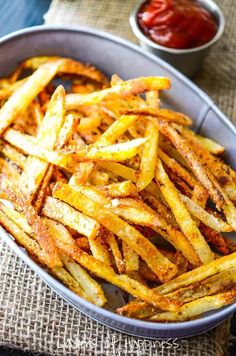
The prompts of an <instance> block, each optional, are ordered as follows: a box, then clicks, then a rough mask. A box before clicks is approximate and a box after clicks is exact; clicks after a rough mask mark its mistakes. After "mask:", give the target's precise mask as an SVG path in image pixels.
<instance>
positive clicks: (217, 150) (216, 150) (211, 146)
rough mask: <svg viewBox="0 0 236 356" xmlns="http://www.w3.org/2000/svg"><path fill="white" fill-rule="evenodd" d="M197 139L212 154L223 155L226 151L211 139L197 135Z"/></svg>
mask: <svg viewBox="0 0 236 356" xmlns="http://www.w3.org/2000/svg"><path fill="white" fill-rule="evenodd" d="M196 138H197V139H198V141H199V142H200V143H201V144H202V145H203V146H204V147H205V148H206V149H207V150H208V151H209V152H210V153H212V154H214V155H221V154H222V153H224V151H225V147H223V146H221V145H220V144H219V143H217V142H216V141H214V140H212V139H210V138H207V137H203V136H201V135H196Z"/></svg>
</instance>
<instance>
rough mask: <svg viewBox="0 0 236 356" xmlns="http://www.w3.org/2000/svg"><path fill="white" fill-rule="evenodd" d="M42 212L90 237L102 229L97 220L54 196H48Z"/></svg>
mask: <svg viewBox="0 0 236 356" xmlns="http://www.w3.org/2000/svg"><path fill="white" fill-rule="evenodd" d="M42 214H43V215H45V216H47V217H48V218H51V219H54V220H57V221H59V222H61V223H62V224H64V225H66V226H68V227H70V228H72V229H74V230H76V231H78V232H79V233H80V234H82V235H84V236H87V237H89V238H90V237H95V236H96V235H97V233H98V231H99V229H100V225H99V224H98V223H97V222H96V221H95V220H93V219H91V218H89V217H88V216H85V215H84V214H82V213H80V212H79V211H76V210H75V209H74V208H72V207H71V206H70V205H68V204H66V203H63V202H62V201H60V200H57V199H55V198H53V197H47V198H46V200H45V203H44V206H43V209H42Z"/></svg>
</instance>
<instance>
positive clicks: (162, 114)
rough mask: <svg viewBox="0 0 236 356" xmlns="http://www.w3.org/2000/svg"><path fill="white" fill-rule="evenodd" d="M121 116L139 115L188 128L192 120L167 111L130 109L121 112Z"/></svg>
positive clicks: (180, 114)
mask: <svg viewBox="0 0 236 356" xmlns="http://www.w3.org/2000/svg"><path fill="white" fill-rule="evenodd" d="M122 114H123V115H140V116H146V117H154V118H155V117H156V118H161V119H164V120H166V121H167V122H175V123H177V124H179V125H183V126H189V125H191V124H192V120H191V119H190V118H189V117H188V116H186V115H184V114H182V113H179V112H176V111H172V110H168V109H153V108H145V109H132V110H126V111H125V112H122Z"/></svg>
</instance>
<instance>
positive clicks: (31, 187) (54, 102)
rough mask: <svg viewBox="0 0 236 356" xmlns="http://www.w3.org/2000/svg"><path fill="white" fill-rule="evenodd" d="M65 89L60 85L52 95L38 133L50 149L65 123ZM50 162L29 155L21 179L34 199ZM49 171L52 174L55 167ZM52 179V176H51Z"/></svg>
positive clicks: (39, 140)
mask: <svg viewBox="0 0 236 356" xmlns="http://www.w3.org/2000/svg"><path fill="white" fill-rule="evenodd" d="M64 113H65V91H64V88H63V87H62V86H59V87H58V88H57V89H56V91H55V92H54V94H53V95H52V98H51V101H50V103H49V107H48V110H47V113H46V115H45V117H44V119H43V121H42V124H41V126H40V129H39V131H38V135H37V141H36V142H37V143H38V144H39V145H44V147H46V148H48V149H53V147H54V145H55V144H56V141H57V139H58V135H59V132H60V130H61V127H62V125H63V123H64ZM48 166H49V165H48V163H47V162H45V161H42V160H40V159H39V158H37V157H31V156H30V157H28V159H27V162H26V165H25V167H24V169H23V172H22V175H21V179H20V189H21V191H22V192H23V193H24V194H26V196H28V199H29V201H32V200H33V198H34V195H35V193H36V192H37V190H38V188H39V185H40V183H41V182H42V180H43V178H44V176H45V174H46V171H47V169H48ZM49 172H50V173H51V175H52V172H53V169H52V168H51V169H50V170H49ZM49 180H50V177H49Z"/></svg>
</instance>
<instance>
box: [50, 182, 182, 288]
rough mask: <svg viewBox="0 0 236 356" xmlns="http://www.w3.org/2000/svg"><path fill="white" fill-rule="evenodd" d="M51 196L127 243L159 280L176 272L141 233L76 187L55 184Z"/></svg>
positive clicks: (167, 278) (165, 278)
mask: <svg viewBox="0 0 236 356" xmlns="http://www.w3.org/2000/svg"><path fill="white" fill-rule="evenodd" d="M53 196H54V197H55V198H59V199H61V200H63V201H65V202H67V203H69V204H70V205H72V206H74V207H75V208H77V209H78V210H80V211H82V212H84V213H85V214H86V215H88V216H90V217H92V218H96V220H97V221H98V222H99V223H101V224H102V225H104V226H105V227H106V228H107V229H109V230H110V231H112V232H113V233H114V234H115V235H117V236H118V237H119V238H121V239H122V240H124V241H125V242H127V243H128V244H129V246H130V247H131V248H133V249H134V251H135V252H137V254H138V255H140V256H141V257H142V258H143V259H144V261H146V262H147V264H148V265H149V266H150V268H151V269H152V270H153V271H154V272H155V273H156V274H157V275H158V277H159V278H160V280H165V281H166V280H169V279H171V278H172V277H173V276H174V275H175V274H176V272H177V269H176V267H175V265H174V264H172V263H170V261H169V260H168V259H167V258H165V257H164V256H163V255H162V254H161V253H160V252H159V251H158V250H157V249H156V248H155V246H154V245H152V244H151V243H150V242H149V241H148V240H147V239H146V238H144V236H143V235H142V234H140V233H139V232H138V231H137V230H136V229H134V228H133V227H132V226H131V225H129V224H127V223H126V222H125V221H124V220H122V219H120V218H119V217H118V216H117V215H115V214H113V213H112V212H111V211H110V210H108V209H106V208H104V207H102V206H101V205H100V204H98V203H96V202H94V201H92V200H91V199H89V198H87V197H86V196H85V195H83V194H81V193H80V192H79V191H78V190H76V188H72V187H71V186H69V185H66V184H57V185H56V186H55V188H54V191H53Z"/></svg>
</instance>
